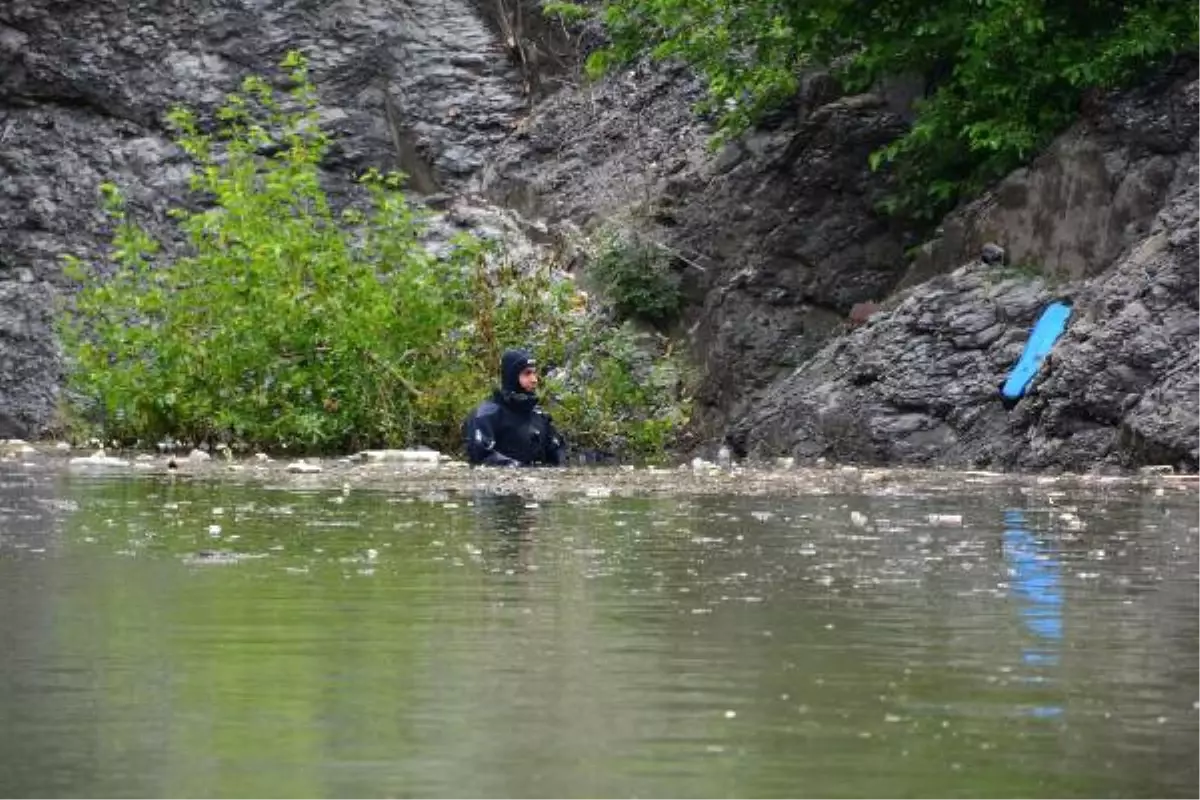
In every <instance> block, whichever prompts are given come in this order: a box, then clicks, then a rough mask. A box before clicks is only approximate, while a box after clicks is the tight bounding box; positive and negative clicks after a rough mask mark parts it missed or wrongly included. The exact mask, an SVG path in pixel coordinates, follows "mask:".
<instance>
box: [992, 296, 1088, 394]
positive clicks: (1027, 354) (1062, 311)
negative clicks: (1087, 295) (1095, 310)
mask: <svg viewBox="0 0 1200 800" xmlns="http://www.w3.org/2000/svg"><path fill="white" fill-rule="evenodd" d="M1070 317H1071V304H1070V303H1069V302H1067V301H1062V300H1059V301H1055V302H1053V303H1051V304H1050V305H1048V306H1046V310H1045V311H1043V312H1042V316H1041V317H1039V318H1038V321H1037V323H1036V324H1034V326H1033V331H1031V332H1030V334H1029V341H1027V342H1026V343H1025V350H1024V351H1023V352H1022V353H1021V358H1020V359H1018V360H1017V364H1016V366H1015V367H1013V369H1012V372H1010V373H1009V374H1008V380H1006V381H1005V382H1004V385H1003V386H1001V387H1000V395H1001V396H1002V397H1003V398H1004V400H1005V403H1006V404H1011V403H1015V402H1017V401H1018V400H1020V399H1021V397H1022V396H1023V395H1024V394H1025V390H1026V389H1027V388H1029V383H1030V382H1031V381H1032V380H1033V378H1034V376H1035V375H1037V373H1038V370H1039V369H1041V367H1042V362H1043V361H1045V360H1046V356H1047V355H1049V354H1050V350H1051V349H1052V348H1053V347H1054V343H1055V342H1057V341H1058V337H1060V336H1062V334H1063V331H1065V330H1066V329H1067V320H1068V319H1070Z"/></svg>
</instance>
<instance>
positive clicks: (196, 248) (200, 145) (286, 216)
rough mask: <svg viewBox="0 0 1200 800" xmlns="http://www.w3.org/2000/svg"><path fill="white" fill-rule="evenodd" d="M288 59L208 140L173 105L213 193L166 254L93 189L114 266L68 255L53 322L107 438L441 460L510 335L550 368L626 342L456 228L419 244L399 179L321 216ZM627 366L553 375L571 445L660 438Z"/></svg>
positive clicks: (179, 212) (186, 215)
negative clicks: (400, 453) (591, 429)
mask: <svg viewBox="0 0 1200 800" xmlns="http://www.w3.org/2000/svg"><path fill="white" fill-rule="evenodd" d="M284 67H285V69H286V70H287V71H288V73H289V77H290V79H291V89H290V91H289V92H287V93H286V94H284V95H282V96H278V95H277V94H276V93H275V92H274V90H272V89H271V86H270V84H268V83H267V82H266V81H263V80H262V79H260V78H254V77H251V78H247V79H246V81H245V82H244V83H243V84H242V91H241V92H240V93H238V94H234V95H232V96H230V97H229V98H228V99H227V102H226V103H225V104H224V105H223V106H222V108H221V109H219V110H218V112H217V113H216V115H215V116H216V123H217V127H216V130H215V131H213V132H211V133H205V132H202V130H203V129H202V126H201V125H200V124H199V122H198V121H197V119H196V117H195V115H194V114H193V113H192V112H191V111H189V110H187V109H181V108H180V109H173V110H172V111H171V112H170V113H169V114H168V115H167V116H168V124H169V125H170V126H171V127H172V129H173V130H174V131H175V133H176V135H177V141H178V143H179V145H180V146H181V147H182V149H183V150H184V151H185V152H187V153H188V154H190V155H191V157H192V158H193V159H194V160H195V162H196V163H195V172H194V174H193V177H192V187H193V189H194V190H196V191H197V192H200V193H202V196H204V197H206V198H209V199H210V200H211V204H210V206H209V207H208V208H204V209H199V210H189V209H172V210H171V212H170V216H171V218H172V219H173V220H174V221H175V223H176V224H177V225H178V226H179V230H180V231H181V232H182V233H183V234H184V236H185V237H186V247H185V248H183V249H182V250H181V251H179V252H172V253H164V252H163V250H162V248H161V247H160V246H159V243H158V242H156V241H155V240H154V239H153V238H152V237H151V236H150V235H149V234H148V233H147V232H146V231H145V230H143V229H142V228H141V227H139V226H138V225H137V224H136V223H135V222H134V221H133V220H132V219H131V218H130V217H129V215H128V211H127V209H126V206H125V203H124V199H123V197H122V195H121V191H120V189H119V188H118V187H117V186H115V185H112V184H104V185H102V186H101V187H100V201H101V204H102V206H103V208H104V210H105V212H106V213H107V214H108V215H109V216H110V218H111V219H112V221H113V223H114V233H113V238H112V247H111V250H110V253H109V258H108V259H107V261H106V262H104V263H85V262H83V261H81V260H78V259H68V260H67V261H66V263H65V265H64V274H65V275H66V276H67V277H68V278H69V279H70V280H72V281H75V282H77V283H78V284H79V287H78V291H77V292H75V293H74V294H73V295H69V296H67V297H65V298H64V300H63V308H62V312H63V313H62V314H61V316H60V325H59V332H60V337H61V339H62V343H63V346H64V351H65V353H66V355H67V361H68V368H69V384H70V388H71V389H72V390H73V391H72V393H71V394H72V396H73V397H75V398H78V400H77V402H76V407H75V409H74V411H75V415H76V416H77V417H79V418H82V419H84V420H86V421H87V423H88V424H89V425H90V426H91V427H92V428H93V429H95V431H96V432H98V433H100V434H101V435H102V436H103V438H104V439H105V440H106V441H107V440H112V439H117V440H121V441H126V442H134V441H137V440H140V441H142V442H143V443H147V442H151V441H157V440H158V439H159V438H160V437H163V436H173V437H176V438H179V439H184V440H189V441H193V442H198V441H206V440H209V441H211V440H223V441H229V442H239V443H241V444H243V445H245V446H247V447H255V448H268V449H272V448H282V447H287V448H289V449H291V450H292V451H295V450H302V451H303V450H310V451H346V450H354V449H359V448H363V447H368V446H404V445H410V444H426V445H431V446H435V447H439V448H441V449H445V450H450V451H453V450H457V449H458V448H459V446H460V442H459V435H460V433H459V432H460V426H461V423H462V420H463V418H464V417H465V415H466V413H467V412H468V411H469V410H470V408H471V407H472V406H473V405H475V404H476V403H478V402H479V401H480V400H481V399H482V398H483V397H484V396H485V394H486V393H487V392H488V390H489V389H490V388H491V385H492V384H493V383H494V381H495V376H496V370H497V365H498V363H499V357H500V352H501V350H502V349H503V348H504V347H506V346H510V345H514V344H520V345H525V346H530V347H533V348H535V350H536V351H537V352H538V356H539V358H540V359H542V360H544V361H546V362H548V363H557V364H565V363H566V362H567V360H568V359H569V358H570V357H572V356H576V357H577V356H579V355H580V354H586V355H588V356H589V357H591V356H593V355H594V354H595V353H597V352H604V350H605V348H606V347H609V345H610V344H611V343H612V342H615V341H618V340H620V339H621V336H623V334H620V333H618V332H614V331H611V330H609V329H606V328H604V327H602V326H601V325H600V324H599V317H597V316H596V315H593V314H589V313H587V311H586V307H582V310H581V306H580V305H579V298H580V296H581V295H579V294H577V293H576V292H575V291H574V289H573V287H572V286H571V285H570V284H569V283H565V282H563V281H561V280H557V279H555V278H553V277H552V266H551V265H550V264H542V265H540V266H538V267H536V268H533V269H530V268H520V269H518V268H517V267H516V266H515V265H511V264H507V263H506V262H505V261H504V260H503V258H502V254H501V253H499V252H498V251H497V249H496V248H495V247H494V246H491V245H487V244H485V243H483V242H480V241H478V240H476V239H473V238H471V237H468V236H460V237H459V238H457V239H456V240H455V241H454V243H453V247H451V248H450V251H449V252H448V253H447V254H446V255H443V256H442V257H435V256H434V255H432V254H431V253H430V252H429V251H428V250H427V249H426V248H425V246H424V245H423V243H422V236H423V234H424V223H423V212H422V211H420V210H419V209H418V208H417V207H415V206H414V205H413V204H411V203H410V202H409V201H408V199H407V198H406V197H405V196H404V194H403V191H402V187H403V176H402V175H400V174H396V173H382V172H379V171H376V170H372V171H370V172H368V173H367V174H365V175H363V176H362V177H361V179H360V182H361V184H362V186H363V187H364V189H365V190H366V191H365V194H366V197H365V201H364V202H360V203H356V204H355V205H354V206H353V207H351V208H347V209H345V210H342V211H340V212H336V213H335V211H334V210H332V209H331V207H330V204H329V201H328V198H327V197H326V196H325V193H324V191H323V190H322V188H321V184H320V180H319V174H318V164H319V163H320V161H321V158H322V156H323V154H324V152H325V150H326V149H327V147H328V139H327V137H326V135H325V134H324V133H323V132H322V131H321V130H320V126H319V125H318V123H317V118H316V112H315V109H316V94H315V91H314V89H313V87H312V86H311V85H309V84H308V82H307V75H306V68H305V62H304V60H303V58H302V57H300V56H299V55H297V54H289V55H288V57H287V58H286V59H285V60H284ZM580 343H587V349H586V350H578V349H577V348H578V347H579V345H580ZM630 369H632V367H631V366H630V362H626V361H622V360H620V359H615V358H611V359H609V360H608V361H607V362H606V363H605V367H604V370H603V371H602V372H601V373H600V377H599V378H598V380H599V382H600V383H599V385H597V384H596V383H594V382H593V383H592V384H586V383H581V382H578V381H574V382H567V383H564V384H562V385H561V386H559V387H558V397H559V398H560V400H561V403H562V404H561V406H560V408H559V409H558V410H556V411H555V416H556V420H557V421H558V423H559V425H560V426H561V428H562V429H563V430H564V432H566V433H567V435H568V436H572V437H573V436H574V434H575V433H576V428H575V427H574V426H577V425H578V424H580V423H582V422H583V421H584V420H586V419H591V418H593V417H594V418H598V419H601V420H603V421H604V423H605V424H604V426H603V431H604V434H605V435H606V436H609V437H620V438H622V439H624V440H626V441H630V442H632V443H633V446H634V448H635V449H636V448H637V447H639V446H656V447H657V446H661V437H659V438H654V437H649V438H648V437H645V436H641V435H640V434H639V433H638V432H639V431H641V430H642V429H643V427H644V426H645V425H651V426H652V427H653V429H654V430H666V431H670V430H673V429H674V428H675V427H676V426H677V424H679V422H680V420H679V414H678V408H677V407H678V405H679V404H677V403H674V402H673V400H674V397H673V395H671V394H669V393H667V392H665V391H659V390H649V389H646V388H644V387H642V386H640V385H638V383H637V382H636V381H632V380H631V379H630V378H629V376H628V373H629V370H630ZM667 411H674V415H669V416H668V415H666V414H667ZM665 419H669V420H670V422H669V423H667V422H664V421H663V420H665ZM579 435H580V436H581V437H582V439H580V440H577V442H578V441H582V442H590V443H591V445H592V446H607V445H609V444H611V442H602V441H600V440H599V439H597V438H596V437H592V438H590V439H589V438H588V434H586V433H585V432H580V434H579Z"/></svg>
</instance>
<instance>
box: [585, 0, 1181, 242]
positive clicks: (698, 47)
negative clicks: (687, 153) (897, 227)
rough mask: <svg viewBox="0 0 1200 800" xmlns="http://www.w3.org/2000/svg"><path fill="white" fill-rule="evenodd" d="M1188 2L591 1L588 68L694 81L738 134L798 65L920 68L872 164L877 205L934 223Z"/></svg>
mask: <svg viewBox="0 0 1200 800" xmlns="http://www.w3.org/2000/svg"><path fill="white" fill-rule="evenodd" d="M1197 8H1198V7H1197V4H1196V3H1195V2H1194V0H1120V1H1119V2H1118V0H944V1H943V2H929V1H928V0H886V2H885V1H884V0H806V1H805V2H802V3H797V2H791V1H790V0H605V2H604V3H603V4H602V11H601V15H602V18H603V21H604V23H605V25H606V28H607V30H608V32H609V34H610V36H611V39H612V43H611V46H610V47H608V48H605V49H602V50H599V51H596V52H594V53H593V54H592V55H591V56H589V59H588V70H589V72H590V73H591V74H592V75H593V76H596V75H599V74H602V73H603V72H605V71H606V70H607V69H609V68H611V67H613V66H615V65H618V64H621V63H624V62H626V61H628V60H630V59H632V58H635V57H637V56H639V55H642V54H645V53H649V54H650V55H652V56H653V57H655V58H660V59H665V58H680V59H682V60H684V61H686V62H688V63H690V64H692V65H693V66H694V67H695V68H696V69H697V70H698V71H699V72H700V73H701V74H702V75H703V76H704V77H705V78H706V79H707V84H708V97H707V101H706V102H705V103H704V110H706V111H709V112H712V113H714V114H716V116H717V117H718V119H719V123H720V137H718V140H719V139H720V138H723V137H728V136H733V135H737V134H738V133H740V132H741V131H743V130H744V129H745V128H747V127H748V126H750V125H752V124H754V123H755V122H756V121H757V120H758V119H760V118H761V116H762V115H763V114H764V113H765V112H766V111H768V110H770V109H773V108H775V107H777V106H779V105H781V104H782V103H784V102H786V101H787V100H789V99H790V98H792V97H793V96H794V94H795V92H796V89H797V82H798V78H799V72H800V70H801V69H803V68H805V67H809V66H818V65H836V74H837V75H838V76H839V77H840V78H841V79H842V80H843V81H844V82H845V83H846V84H847V87H848V88H849V89H851V90H862V89H865V88H867V87H868V86H870V85H871V84H872V83H873V82H874V81H875V80H877V79H878V78H880V77H882V76H886V75H905V74H909V75H911V74H916V75H919V76H924V77H925V79H926V84H927V87H928V92H927V97H926V98H925V99H924V100H923V102H921V103H920V105H919V107H918V109H917V116H916V121H915V123H914V125H913V126H912V129H911V130H910V131H909V132H908V133H907V134H906V135H905V136H902V137H901V138H899V139H898V140H896V141H895V142H893V143H892V144H890V145H888V146H887V147H885V148H883V149H882V150H880V151H878V152H877V153H875V154H874V156H873V157H872V164H873V166H875V167H881V166H883V165H885V164H887V165H891V166H892V167H893V168H894V170H895V176H896V178H897V182H896V184H897V189H896V192H895V194H894V195H893V196H892V197H891V198H890V199H889V201H888V203H887V210H890V211H891V212H894V213H897V214H901V215H906V216H909V217H912V218H915V219H919V220H932V219H937V218H940V216H941V215H942V214H943V213H944V212H945V211H946V210H948V208H950V207H951V206H952V205H953V204H954V203H955V202H956V201H957V200H958V198H960V197H961V196H963V195H968V196H969V195H972V194H974V193H976V192H977V191H978V190H979V189H980V188H982V187H983V186H984V185H985V184H987V183H988V182H990V181H992V180H993V179H995V178H998V177H1000V176H1002V175H1004V174H1006V173H1008V172H1009V171H1011V170H1012V169H1013V168H1015V167H1016V166H1018V165H1019V164H1020V163H1022V162H1023V161H1025V160H1026V159H1028V158H1029V157H1030V156H1031V155H1033V154H1034V153H1036V152H1037V151H1038V150H1039V149H1040V148H1041V147H1043V146H1044V145H1045V144H1046V143H1047V142H1048V141H1049V139H1050V138H1051V137H1053V136H1054V135H1055V134H1056V133H1058V132H1059V131H1061V130H1062V129H1063V128H1064V127H1065V126H1066V125H1068V124H1069V123H1070V122H1071V121H1072V120H1073V119H1074V118H1075V116H1076V114H1077V111H1078V109H1079V106H1080V102H1081V98H1082V96H1083V94H1084V92H1085V91H1088V90H1092V89H1109V88H1117V87H1121V86H1125V85H1128V84H1130V83H1131V82H1132V81H1135V80H1137V79H1138V78H1139V77H1140V76H1141V75H1143V74H1144V73H1145V72H1146V70H1148V69H1153V68H1156V67H1158V66H1159V65H1161V64H1162V63H1164V61H1165V60H1166V59H1168V58H1170V57H1171V56H1173V55H1175V54H1177V53H1186V52H1190V53H1193V54H1194V53H1195V52H1196V49H1197V45H1198V41H1197V26H1198V25H1200V19H1198V16H1197Z"/></svg>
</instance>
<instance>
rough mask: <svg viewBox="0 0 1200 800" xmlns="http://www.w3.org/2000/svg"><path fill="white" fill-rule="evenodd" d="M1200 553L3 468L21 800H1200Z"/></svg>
mask: <svg viewBox="0 0 1200 800" xmlns="http://www.w3.org/2000/svg"><path fill="white" fill-rule="evenodd" d="M1030 485H1032V484H1030ZM960 518H961V519H960ZM1197 550H1198V548H1197V495H1196V492H1195V490H1194V489H1188V490H1180V489H1177V488H1176V487H1169V488H1168V489H1167V490H1166V491H1162V492H1160V493H1157V494H1156V493H1155V492H1154V491H1153V490H1151V489H1147V488H1138V487H1128V488H1122V489H1106V490H1100V489H1094V490H1088V491H1083V490H1065V491H1060V492H1056V493H1050V494H1049V495H1047V493H1045V492H1042V491H1037V490H1034V489H1031V488H1029V486H1025V485H1021V484H1019V483H1012V484H1005V485H998V486H994V487H978V488H974V489H971V490H970V491H963V490H956V491H938V490H937V488H936V487H929V486H914V487H912V488H911V489H910V490H906V489H905V488H904V487H903V486H902V485H901V486H900V487H899V488H895V487H893V488H891V489H889V490H888V491H887V492H880V493H876V494H874V495H871V496H866V495H861V494H845V495H839V494H832V495H822V496H797V497H793V498H784V499H780V498H749V497H736V496H727V497H725V496H709V497H699V496H697V497H687V496H678V497H670V498H657V497H656V498H653V499H650V498H647V499H636V498H605V499H599V498H586V497H583V496H578V497H576V496H570V495H567V496H563V497H560V498H558V499H551V500H542V501H540V502H532V501H531V500H528V499H525V498H522V497H517V496H501V495H494V494H488V493H484V492H474V493H473V492H453V493H440V494H438V493H429V492H428V491H426V490H423V491H422V492H421V493H416V494H405V493H403V492H395V493H392V492H384V491H359V490H347V491H342V490H336V489H317V490H309V491H302V490H298V489H295V488H290V489H289V488H277V489H272V488H267V487H263V486H250V485H237V484H233V483H228V482H226V483H219V482H203V481H183V480H174V481H172V480H168V479H165V478H164V479H155V478H132V477H124V478H117V479H102V478H91V477H83V476H75V475H67V474H63V475H55V476H49V477H47V476H45V475H32V474H26V473H24V472H21V471H19V470H16V469H6V470H5V471H0V795H3V796H22V797H24V796H29V797H41V796H86V797H104V796H156V797H157V796H163V797H172V796H239V797H241V796H301V797H307V796H315V797H329V796H336V797H354V796H368V797H378V796H390V797H412V796H434V797H447V796H452V797H474V796H493V797H499V796H537V797H542V796H553V797H578V796H640V797H651V796H655V797H657V796H671V797H685V796H719V797H725V796H740V797H752V796H787V797H801V796H822V797H845V796H884V797H916V796H955V797H984V796H1072V797H1075V796H1079V797H1083V796H1086V797H1108V796H1152V797H1176V796H1178V797H1195V796H1196V794H1197V780H1198V776H1197V747H1198V743H1197V720H1198V712H1197V699H1198V697H1197V680H1198V673H1197V648H1198V646H1200V639H1198V634H1197V625H1198V623H1197V613H1198V603H1197V569H1198V568H1197Z"/></svg>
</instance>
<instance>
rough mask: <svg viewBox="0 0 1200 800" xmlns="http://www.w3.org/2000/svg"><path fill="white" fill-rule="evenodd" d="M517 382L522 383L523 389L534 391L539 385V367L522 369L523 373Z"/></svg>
mask: <svg viewBox="0 0 1200 800" xmlns="http://www.w3.org/2000/svg"><path fill="white" fill-rule="evenodd" d="M517 383H519V384H521V391H523V392H532V391H533V390H534V389H536V388H537V385H538V372H537V367H526V368H525V369H523V370H521V374H520V375H519V376H517Z"/></svg>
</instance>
